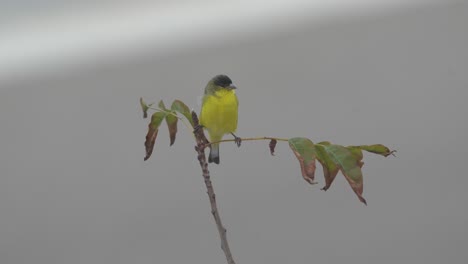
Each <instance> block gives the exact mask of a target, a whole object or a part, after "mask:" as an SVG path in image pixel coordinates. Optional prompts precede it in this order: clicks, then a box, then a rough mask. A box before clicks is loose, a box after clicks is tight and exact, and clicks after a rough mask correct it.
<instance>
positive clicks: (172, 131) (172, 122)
mask: <svg viewBox="0 0 468 264" xmlns="http://www.w3.org/2000/svg"><path fill="white" fill-rule="evenodd" d="M158 107H159V108H161V109H162V110H164V111H167V112H168V113H166V124H167V127H168V128H169V138H170V143H169V145H170V146H172V145H173V144H174V142H175V139H176V134H177V121H178V120H179V119H178V118H177V116H176V112H175V111H174V110H168V109H167V108H166V106H165V105H164V102H163V100H161V101H159V104H158Z"/></svg>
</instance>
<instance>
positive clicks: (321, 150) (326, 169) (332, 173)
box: [315, 142, 340, 191]
mask: <svg viewBox="0 0 468 264" xmlns="http://www.w3.org/2000/svg"><path fill="white" fill-rule="evenodd" d="M327 143H328V144H327ZM327 145H330V143H329V142H321V143H318V144H315V152H316V155H317V160H318V161H319V162H320V164H321V165H322V167H323V176H324V178H325V186H324V187H323V188H322V190H324V191H326V190H328V189H329V188H330V186H331V184H332V182H333V180H334V179H335V177H336V175H337V174H338V172H339V171H340V169H339V167H338V166H337V165H336V164H335V162H334V161H333V159H332V158H331V157H330V155H329V154H328V152H327V151H326V149H325V146H327Z"/></svg>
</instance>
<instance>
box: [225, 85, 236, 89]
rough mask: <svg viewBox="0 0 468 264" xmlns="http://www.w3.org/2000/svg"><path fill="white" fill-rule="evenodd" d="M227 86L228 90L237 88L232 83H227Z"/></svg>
mask: <svg viewBox="0 0 468 264" xmlns="http://www.w3.org/2000/svg"><path fill="white" fill-rule="evenodd" d="M227 88H228V89H229V90H235V89H237V87H236V86H234V85H232V84H231V85H229V86H228V87H227Z"/></svg>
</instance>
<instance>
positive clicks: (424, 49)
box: [0, 3, 468, 264]
mask: <svg viewBox="0 0 468 264" xmlns="http://www.w3.org/2000/svg"><path fill="white" fill-rule="evenodd" d="M467 25H468V5H466V4H462V3H452V4H446V5H437V6H430V7H426V8H413V9H410V10H406V11H402V12H398V13H392V14H387V15H382V16H375V17H366V18H354V19H353V20H342V21H336V22H335V23H329V24H324V25H319V26H313V25H311V26H304V27H301V28H297V29H296V30H294V31H288V32H283V33H281V34H277V35H269V36H263V35H261V34H260V37H257V38H251V39H239V40H237V41H234V40H231V41H229V42H224V43H223V44H219V45H215V46H205V47H203V48H197V49H191V50H185V51H181V52H178V53H175V54H172V55H168V56H159V55H158V56H156V55H152V54H151V52H150V51H145V52H141V53H140V55H137V56H135V57H133V58H128V57H127V58H121V59H120V60H116V61H112V62H105V61H102V62H101V63H98V64H92V65H91V64H90V65H85V66H86V67H82V68H80V69H75V70H73V71H68V72H67V71H63V72H61V73H60V74H56V75H50V76H48V77H47V76H43V77H35V78H24V79H22V80H13V81H12V80H10V81H4V82H3V83H0V85H1V86H2V87H3V88H5V87H6V89H3V88H2V89H1V90H0V124H1V130H0V131H1V132H0V133H1V137H0V147H1V148H0V168H1V169H0V172H1V173H0V263H6V264H25V263H35V264H38V263H44V264H46V263H47V264H52V263H67V264H75V263H113V264H117V263H188V262H190V263H223V262H224V261H225V260H224V256H223V255H222V251H221V250H220V249H219V239H218V234H217V231H216V228H215V225H214V222H213V219H212V216H211V214H210V209H209V205H208V201H207V197H206V193H205V187H204V184H203V181H202V178H201V176H200V169H199V167H198V165H197V162H196V160H195V153H194V151H193V142H192V140H191V136H190V134H189V133H188V131H187V130H186V129H185V128H183V127H181V129H180V130H181V132H180V133H179V135H178V139H177V140H176V144H175V145H174V146H173V147H171V148H169V146H168V136H167V131H166V129H165V128H163V129H162V131H161V132H160V134H159V138H158V142H157V144H156V149H155V152H154V154H153V156H152V157H151V159H150V160H149V161H147V162H143V156H144V148H143V141H144V135H145V133H146V129H147V120H142V119H141V112H140V109H139V105H138V98H139V97H140V96H143V97H144V98H146V99H147V101H157V100H159V99H165V100H166V104H168V103H169V102H170V101H172V100H173V99H175V98H178V99H181V100H183V101H185V102H187V103H188V104H190V106H192V107H194V108H197V109H198V107H197V103H196V99H195V98H197V96H199V95H200V93H201V90H202V89H203V86H204V85H205V83H206V81H207V80H208V79H209V78H211V77H212V76H213V75H215V74H218V73H226V74H228V75H229V76H231V77H232V79H233V80H234V82H235V84H236V85H237V86H238V87H239V90H238V96H239V100H240V112H239V115H240V119H239V129H238V134H239V135H240V136H244V137H246V136H266V135H273V136H280V137H293V136H306V137H309V138H310V139H312V140H313V141H316V142H318V141H322V140H330V141H332V142H335V143H338V144H345V145H347V144H372V143H383V144H386V145H387V146H389V147H390V148H392V149H397V150H398V153H397V154H398V155H397V157H396V158H393V157H388V158H383V157H380V156H374V155H366V156H365V159H364V162H365V165H364V169H363V171H364V197H365V198H366V199H367V200H368V204H369V206H367V207H366V206H364V205H362V204H361V203H360V202H359V201H358V199H357V198H356V197H355V195H354V193H353V192H352V190H351V189H350V188H349V186H347V183H346V181H345V180H344V178H343V177H342V176H340V177H339V178H338V179H337V180H336V182H335V183H334V185H333V186H332V188H331V189H330V190H329V191H328V192H326V193H325V192H322V191H320V187H321V186H322V185H323V180H322V178H321V173H319V175H318V176H319V178H318V180H319V181H320V184H319V185H316V186H312V187H311V186H309V185H307V184H306V183H305V182H304V181H303V180H302V178H301V175H300V169H299V166H298V162H297V161H296V160H295V157H294V156H293V154H292V153H291V151H290V150H289V149H288V146H287V145H286V144H281V143H279V144H278V147H277V155H276V156H275V157H271V156H270V155H269V152H268V147H267V142H249V143H244V144H243V146H242V147H241V148H240V149H238V148H237V147H235V145H234V144H225V145H222V146H221V166H212V167H211V172H212V177H213V182H214V186H215V190H216V192H217V197H218V202H219V206H220V208H221V216H222V218H223V220H224V223H225V225H226V227H227V229H228V238H229V240H230V243H231V249H232V251H233V254H234V257H235V259H236V260H237V262H238V263H345V262H346V263H350V264H351V263H360V264H362V263H465V262H466V260H467V259H468V251H467V248H468V212H467V210H468V208H467V203H468V194H467V191H466V187H467V186H468V178H467V177H466V168H465V165H466V163H467V159H466V153H467V148H468V140H467V137H466V135H467V134H468V128H467V121H468V120H467V119H468V118H467V115H468V108H467V107H466V104H465V100H466V99H467V96H468V92H467V88H468V77H467V69H468V48H467V47H468V31H467V29H466V26H467Z"/></svg>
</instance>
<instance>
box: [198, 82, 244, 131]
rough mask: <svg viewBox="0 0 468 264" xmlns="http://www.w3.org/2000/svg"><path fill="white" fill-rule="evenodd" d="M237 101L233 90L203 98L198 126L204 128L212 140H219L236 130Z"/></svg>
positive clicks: (223, 90)
mask: <svg viewBox="0 0 468 264" xmlns="http://www.w3.org/2000/svg"><path fill="white" fill-rule="evenodd" d="M237 109H238V100H237V96H236V93H235V91H234V90H226V89H222V90H219V91H216V92H215V94H211V95H210V94H208V95H205V96H204V97H203V104H202V109H201V114H200V124H201V125H202V126H203V127H205V128H206V129H207V130H208V132H209V134H210V136H211V139H212V140H213V137H216V140H220V139H221V138H222V136H223V135H224V134H227V133H231V132H235V131H236V129H237Z"/></svg>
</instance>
